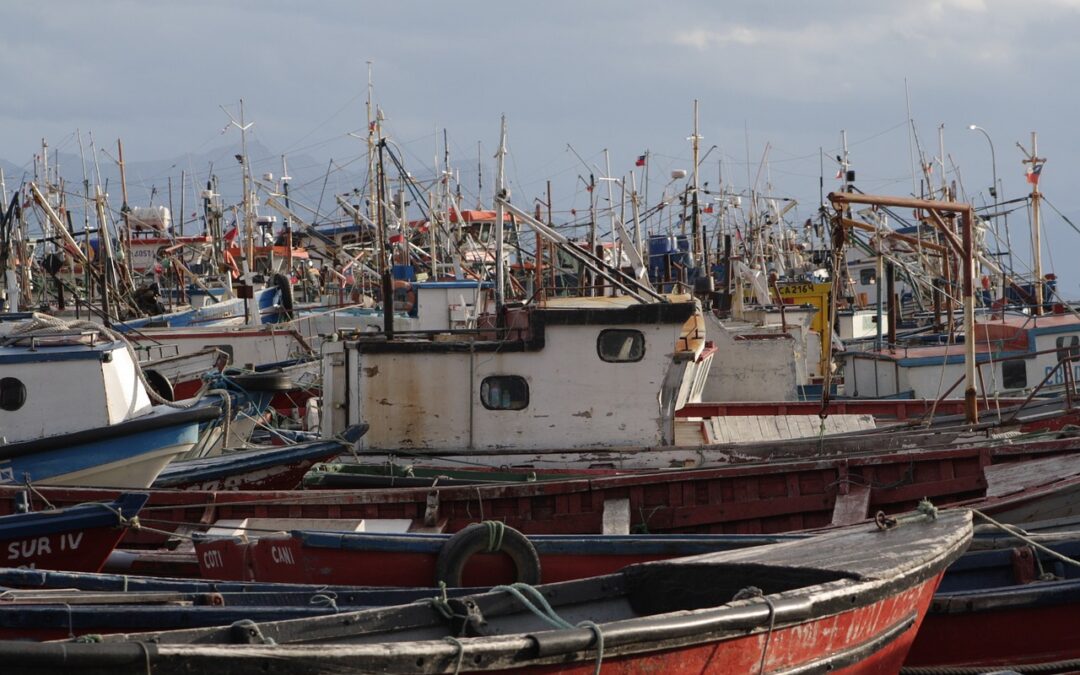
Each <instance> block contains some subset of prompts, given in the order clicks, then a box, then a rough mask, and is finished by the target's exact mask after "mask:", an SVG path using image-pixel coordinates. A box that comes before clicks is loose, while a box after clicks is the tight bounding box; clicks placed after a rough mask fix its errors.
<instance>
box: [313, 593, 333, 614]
mask: <svg viewBox="0 0 1080 675" xmlns="http://www.w3.org/2000/svg"><path fill="white" fill-rule="evenodd" d="M309 602H310V603H311V604H312V605H315V606H316V607H329V608H330V609H332V610H334V613H335V614H336V613H337V611H338V606H337V593H334V592H333V591H327V592H325V593H317V594H315V595H313V596H311V600H309Z"/></svg>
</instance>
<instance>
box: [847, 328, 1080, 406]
mask: <svg viewBox="0 0 1080 675" xmlns="http://www.w3.org/2000/svg"><path fill="white" fill-rule="evenodd" d="M975 329H976V330H975V339H976V341H977V343H976V345H975V362H976V366H977V371H978V380H979V382H980V385H979V388H978V393H979V396H980V397H981V396H984V395H985V396H987V397H994V396H997V395H1004V394H1009V395H1013V396H1015V395H1018V394H1021V393H1023V392H1025V391H1030V390H1031V389H1033V388H1035V387H1037V386H1038V385H1039V384H1040V383H1041V382H1042V381H1043V380H1044V378H1047V377H1048V376H1049V380H1048V381H1047V383H1046V384H1047V385H1050V386H1055V385H1058V386H1060V385H1064V384H1066V383H1067V381H1066V377H1068V381H1071V382H1072V383H1074V384H1075V382H1076V381H1077V379H1078V378H1080V362H1075V361H1074V362H1071V363H1069V364H1067V367H1068V368H1069V372H1068V373H1065V372H1064V370H1063V369H1062V368H1058V367H1057V366H1058V362H1059V361H1060V360H1062V359H1068V358H1073V357H1080V318H1078V317H1076V316H1074V315H1071V314H1054V315H1046V316H1027V315H1015V314H1013V315H1005V316H1004V317H1000V316H999V317H998V318H993V319H991V318H987V319H985V320H982V321H977V322H976V324H975ZM841 356H842V358H843V360H844V388H845V392H846V394H847V395H848V396H852V397H860V398H878V397H882V396H905V395H908V396H913V397H914V398H925V399H931V400H934V399H938V398H941V397H942V396H943V395H945V394H946V392H948V395H947V398H963V396H964V386H963V384H960V385H957V386H955V387H953V384H954V383H956V382H957V381H958V380H960V379H961V378H963V376H964V346H963V345H962V344H953V345H948V344H944V345H925V346H915V347H895V348H893V349H882V350H879V351H873V350H871V351H865V352H846V353H843V354H842V355H841ZM950 387H953V388H952V391H948V390H949V388H950ZM1047 393H1049V392H1047Z"/></svg>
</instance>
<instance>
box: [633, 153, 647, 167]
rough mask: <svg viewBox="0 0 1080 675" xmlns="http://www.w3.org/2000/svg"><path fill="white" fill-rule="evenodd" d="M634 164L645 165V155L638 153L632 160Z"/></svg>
mask: <svg viewBox="0 0 1080 675" xmlns="http://www.w3.org/2000/svg"><path fill="white" fill-rule="evenodd" d="M634 166H645V155H638V158H637V161H636V162H634Z"/></svg>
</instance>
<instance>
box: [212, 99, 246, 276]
mask: <svg viewBox="0 0 1080 675" xmlns="http://www.w3.org/2000/svg"><path fill="white" fill-rule="evenodd" d="M219 107H220V108H221V109H222V110H223V111H224V112H225V114H226V115H229V122H230V123H231V124H232V125H233V126H235V127H236V128H238V129H240V168H241V173H240V180H241V184H242V186H243V190H244V196H243V199H242V200H241V202H240V209H241V212H242V213H243V215H244V240H245V242H246V250H245V251H244V260H243V263H244V264H243V271H244V276H245V279H246V280H248V281H250V277H249V276H248V275H249V274H250V273H251V272H253V271H254V270H255V229H254V223H253V222H252V217H251V201H252V200H251V188H250V185H251V182H252V181H251V176H250V175H249V171H250V167H249V166H248V153H247V130H248V129H250V128H251V125H253V124H255V123H254V122H249V123H247V124H245V123H244V99H240V121H237V120H236V119H235V118H234V117H233V116H232V115H230V114H229V111H228V110H225V107H224V106H219Z"/></svg>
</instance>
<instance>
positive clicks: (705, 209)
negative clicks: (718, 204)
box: [701, 204, 713, 213]
mask: <svg viewBox="0 0 1080 675" xmlns="http://www.w3.org/2000/svg"><path fill="white" fill-rule="evenodd" d="M701 212H702V213H712V212H713V209H712V204H709V205H708V206H706V207H705V208H704V209H702V210H701Z"/></svg>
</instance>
